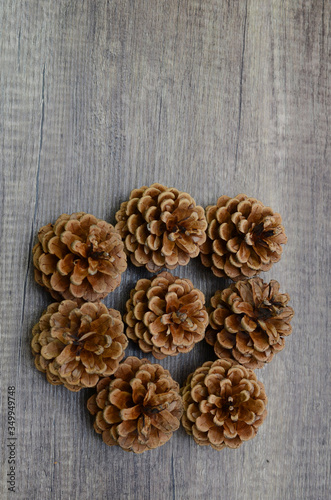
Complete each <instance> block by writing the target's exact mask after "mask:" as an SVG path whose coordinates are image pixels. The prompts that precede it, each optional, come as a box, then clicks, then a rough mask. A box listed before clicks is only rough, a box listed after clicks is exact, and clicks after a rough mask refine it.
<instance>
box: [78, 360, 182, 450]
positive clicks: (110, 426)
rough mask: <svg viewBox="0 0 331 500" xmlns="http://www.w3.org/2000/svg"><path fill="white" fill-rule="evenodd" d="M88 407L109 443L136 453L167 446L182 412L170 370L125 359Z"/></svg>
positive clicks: (175, 383)
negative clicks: (165, 444)
mask: <svg viewBox="0 0 331 500" xmlns="http://www.w3.org/2000/svg"><path fill="white" fill-rule="evenodd" d="M87 407H88V409H89V411H90V413H92V415H95V422H94V429H95V430H96V432H98V433H99V434H101V433H102V439H103V441H104V442H105V443H106V444H108V445H109V446H112V445H119V446H120V447H121V448H123V449H124V450H126V451H133V452H134V453H142V452H144V451H146V450H150V449H153V448H157V447H158V446H162V445H163V444H164V443H166V442H167V441H168V440H169V439H170V438H171V436H172V434H173V432H174V431H176V430H177V429H178V427H179V425H180V418H181V416H182V413H183V404H182V400H181V397H180V395H179V385H178V384H177V382H175V381H174V380H173V379H172V378H171V375H170V373H169V372H168V370H165V369H164V368H162V366H160V365H158V364H153V363H150V362H149V361H148V360H147V359H138V358H136V357H128V358H126V360H125V361H123V363H121V365H120V366H119V368H118V369H117V370H116V372H115V374H114V375H113V376H112V377H108V378H104V379H102V380H100V382H99V384H98V385H97V394H95V395H93V396H91V397H90V398H89V400H88V403H87Z"/></svg>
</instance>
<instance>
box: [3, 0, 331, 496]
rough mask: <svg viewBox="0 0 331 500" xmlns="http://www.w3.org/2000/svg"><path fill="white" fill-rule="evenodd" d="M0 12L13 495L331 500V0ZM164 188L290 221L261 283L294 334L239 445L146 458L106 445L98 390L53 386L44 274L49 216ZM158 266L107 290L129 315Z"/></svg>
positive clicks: (101, 210) (165, 0)
mask: <svg viewBox="0 0 331 500" xmlns="http://www.w3.org/2000/svg"><path fill="white" fill-rule="evenodd" d="M0 13H1V30H0V34H1V38H0V44H1V45H0V54H1V71H0V85H1V98H0V106H1V108H0V113H1V153H2V158H1V160H2V161H1V167H2V172H1V220H0V228H1V229H0V230H1V261H0V265H1V272H0V280H1V284H0V290H1V292H0V293H1V330H2V332H1V353H2V354H1V357H0V364H1V385H2V396H1V405H2V413H1V454H2V462H1V465H2V473H1V474H2V475H1V493H0V496H1V499H11V498H19V499H27V500H30V499H34V500H48V499H51V500H69V499H80V500H90V499H93V500H104V499H108V498H109V499H115V500H122V499H123V500H124V499H129V500H148V499H151V500H168V499H176V500H179V499H181V500H196V499H205V498H208V499H211V500H220V499H223V498H224V499H228V500H236V499H240V500H262V499H263V500H287V499H288V500H294V499H298V500H302V499H310V500H326V499H329V498H330V495H331V493H330V489H329V488H330V485H329V483H328V481H329V479H330V477H329V473H330V433H329V430H330V429H329V410H330V375H329V361H330V359H329V350H330V349H329V342H328V339H329V336H330V332H329V330H328V328H330V325H328V315H329V309H328V307H329V306H328V303H329V294H330V230H331V228H330V215H329V210H328V202H329V201H330V198H329V196H330V189H331V182H330V167H329V164H330V154H331V148H330V140H329V139H330V138H329V133H330V127H329V116H330V112H331V109H330V50H331V38H330V35H331V33H330V21H331V6H330V3H329V2H328V1H324V0H314V1H313V0H247V1H244V0H243V1H232V2H231V1H226V0H209V1H202V0H154V1H150V0H140V1H136V2H134V1H130V0H85V1H81V0H56V1H54V0H52V1H51V0H25V1H24V0H21V1H20V0H3V2H1V5H0ZM155 181H157V182H161V183H163V184H165V185H167V186H175V187H177V188H179V189H181V190H183V191H187V192H189V193H190V194H191V195H192V196H193V197H194V198H195V199H196V201H197V202H198V203H199V204H201V205H203V206H206V205H208V204H211V203H215V202H216V200H217V198H218V196H220V195H221V194H228V195H230V196H232V195H236V194H238V193H240V192H245V193H247V194H249V195H250V196H254V197H256V198H258V199H260V200H262V201H263V202H264V203H265V204H266V205H269V206H271V207H272V208H273V209H274V210H275V211H279V212H280V213H281V214H282V217H283V221H284V226H285V228H286V233H287V235H288V244H287V246H286V247H285V250H284V253H283V257H282V259H281V261H280V262H279V263H277V264H275V265H274V267H273V268H272V270H271V271H269V272H268V273H266V274H264V275H263V277H264V279H265V280H269V279H271V278H274V279H277V280H278V281H279V282H280V284H281V290H282V291H284V292H285V291H286V292H288V293H289V294H290V295H291V305H292V306H293V308H294V309H295V312H296V315H295V318H294V320H293V325H294V331H293V334H292V335H291V337H289V338H288V339H287V341H286V347H285V349H284V350H283V351H282V352H281V353H280V354H279V355H277V356H276V357H275V358H274V359H273V361H272V362H271V363H270V364H269V365H267V366H266V367H265V368H264V369H262V370H259V371H258V373H257V375H258V377H259V378H260V379H261V380H262V381H263V382H264V384H265V386H266V391H267V394H268V397H269V403H268V410H269V411H268V417H267V419H266V421H265V423H264V424H263V426H262V427H261V428H260V430H259V432H258V435H257V437H256V438H255V439H253V440H252V441H250V442H247V443H244V444H243V445H242V446H241V447H240V448H239V449H238V450H230V449H225V450H223V451H221V452H217V451H216V450H213V449H211V448H210V447H199V446H197V445H196V444H195V442H194V441H193V439H192V438H191V437H189V436H188V435H186V433H185V432H184V430H183V429H180V430H179V431H178V432H176V433H175V434H174V436H173V438H172V439H171V440H170V441H169V442H168V443H167V444H165V445H164V446H163V447H161V448H158V449H156V450H154V451H150V452H146V453H144V454H142V455H134V454H132V453H127V452H124V451H122V450H121V449H120V448H117V447H111V448H110V447H107V446H106V445H105V444H104V443H103V442H102V440H101V438H100V436H98V435H97V434H96V433H95V432H94V430H93V428H92V419H91V417H90V415H89V414H88V412H87V410H86V401H87V399H88V397H89V395H90V394H91V392H92V391H81V392H80V393H70V392H69V391H67V390H66V389H65V388H63V387H54V386H51V385H50V384H48V383H47V382H46V379H45V377H44V376H43V374H41V373H40V372H38V371H37V370H36V369H35V368H34V365H33V358H32V354H31V351H30V337H31V329H32V326H33V325H34V324H35V323H36V321H37V320H38V318H39V316H40V314H41V312H42V311H43V310H44V308H45V307H46V305H47V304H49V303H50V302H51V298H50V296H49V295H48V294H47V293H46V292H45V291H44V290H42V289H41V288H40V287H39V286H37V285H36V283H35V282H34V278H33V265H32V261H31V250H32V246H33V244H34V242H35V240H36V235H37V232H38V229H39V228H40V227H41V226H42V225H45V224H47V223H48V222H54V221H55V219H56V218H57V217H58V216H59V215H60V214H61V213H63V212H67V213H72V212H75V211H86V212H90V213H93V214H95V215H96V216H98V217H100V218H105V219H106V220H108V221H110V222H114V214H115V212H116V210H117V209H118V208H119V205H120V203H121V202H122V201H124V200H126V199H127V198H128V196H129V193H130V191H131V190H132V189H133V188H135V187H141V186H143V185H149V184H151V183H152V182H155ZM147 274H148V273H147V271H145V270H142V269H136V268H134V267H133V266H132V265H130V266H129V268H128V270H127V272H126V273H125V274H124V275H123V281H122V284H121V286H120V287H119V288H118V289H117V290H116V291H115V292H114V293H112V294H111V295H110V296H109V297H107V298H106V299H105V303H106V304H107V305H108V306H109V307H110V306H111V307H114V308H117V309H119V310H121V311H122V312H123V310H124V304H125V301H126V299H127V296H128V293H129V290H130V289H131V287H132V286H133V284H134V283H135V281H136V280H137V279H138V278H140V277H144V276H146V275H147ZM176 274H177V275H179V276H182V277H184V276H185V277H188V278H190V279H192V280H193V282H194V284H195V285H196V286H197V287H199V288H201V289H202V291H203V292H204V293H205V294H206V297H207V299H209V298H210V296H211V295H212V294H213V293H214V292H215V291H216V290H217V289H219V288H221V287H224V282H223V281H222V280H218V279H216V278H215V277H213V275H212V274H211V272H209V271H207V270H206V269H205V268H203V267H202V265H201V264H200V263H199V262H198V259H195V260H194V261H192V262H191V263H190V264H189V265H188V266H187V267H184V268H179V269H177V270H176ZM202 344H203V345H202ZM127 354H135V355H137V356H140V357H142V356H143V355H142V353H141V352H140V351H139V350H138V349H137V347H135V346H134V345H130V346H129V348H128V349H127ZM148 358H149V359H150V360H151V361H153V360H154V358H152V356H150V355H149V356H148ZM208 359H214V358H213V353H212V350H211V348H209V346H207V345H205V344H204V343H201V345H198V346H197V347H196V348H195V349H194V350H193V351H192V352H191V353H189V354H187V355H180V356H178V357H177V358H172V359H165V360H163V361H162V362H161V364H162V365H163V366H164V367H166V368H167V369H169V370H170V371H171V373H172V375H173V377H174V378H175V379H176V380H177V381H178V382H180V383H182V382H183V381H184V379H185V377H186V376H187V375H188V373H190V372H191V371H192V370H194V369H195V368H196V367H197V366H199V365H200V364H202V363H203V362H204V361H205V360H208ZM12 386H13V387H15V403H16V410H15V411H16V420H15V426H14V427H15V438H16V439H15V440H14V441H13V440H10V439H9V438H10V436H9V433H8V404H7V403H8V401H7V390H8V387H12ZM10 458H12V459H13V460H14V465H12V467H14V468H13V469H11V468H10V467H11V465H10V463H9V462H8V461H9V460H10ZM10 473H11V474H12V478H10V476H9V477H8V474H10ZM10 479H12V480H13V482H14V485H15V490H16V492H15V493H13V492H11V491H9V490H8V488H9V487H10V483H8V482H7V481H8V480H10Z"/></svg>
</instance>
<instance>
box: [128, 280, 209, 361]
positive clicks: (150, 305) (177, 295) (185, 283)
mask: <svg viewBox="0 0 331 500" xmlns="http://www.w3.org/2000/svg"><path fill="white" fill-rule="evenodd" d="M204 303H205V297H204V294H203V293H202V292H201V291H200V290H198V289H197V288H194V286H193V283H192V282H191V281H190V280H189V279H184V278H178V277H176V276H172V274H170V273H169V272H166V271H164V272H162V273H160V274H159V275H157V276H154V277H153V278H152V279H150V280H149V279H141V280H139V281H138V282H137V284H136V286H135V288H134V289H133V290H131V294H130V299H129V300H128V301H127V303H126V310H127V314H125V315H124V321H125V323H126V324H127V325H128V328H127V331H126V334H127V336H128V337H129V338H130V339H132V340H133V341H135V342H138V343H139V347H140V348H141V350H142V351H144V352H152V354H153V356H154V357H155V358H157V359H163V358H165V357H166V356H176V355H177V354H179V353H181V352H189V351H191V350H192V349H193V347H194V346H195V344H196V343H197V342H200V340H202V339H203V338H204V336H205V329H206V327H207V325H208V313H207V311H206V308H205V307H204Z"/></svg>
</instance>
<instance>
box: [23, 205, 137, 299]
mask: <svg viewBox="0 0 331 500" xmlns="http://www.w3.org/2000/svg"><path fill="white" fill-rule="evenodd" d="M38 239H39V242H38V243H37V244H36V245H35V246H34V248H33V263H34V265H35V279H36V281H37V283H39V284H40V285H41V286H44V287H45V288H47V290H48V291H49V292H50V293H51V295H52V297H53V298H54V299H56V300H61V298H65V299H74V298H82V299H84V300H87V301H92V302H93V301H95V300H99V299H103V298H104V297H106V295H108V293H109V292H112V291H113V290H114V289H115V288H116V287H118V285H119V284H120V282H121V273H123V272H124V271H125V269H126V266H127V264H126V255H125V252H124V245H123V242H122V241H121V237H120V236H119V234H118V233H117V231H116V230H115V228H114V227H113V226H112V225H111V224H108V222H105V221H103V220H101V219H97V218H96V217H94V215H90V214H85V213H84V212H80V213H74V214H72V215H67V214H63V215H61V216H60V217H59V218H58V219H57V221H56V222H55V224H47V226H44V227H42V228H41V229H40V231H39V233H38Z"/></svg>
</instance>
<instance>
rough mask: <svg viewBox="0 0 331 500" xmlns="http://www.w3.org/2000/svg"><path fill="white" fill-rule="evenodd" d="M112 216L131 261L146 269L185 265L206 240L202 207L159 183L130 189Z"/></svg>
mask: <svg viewBox="0 0 331 500" xmlns="http://www.w3.org/2000/svg"><path fill="white" fill-rule="evenodd" d="M116 220H117V221H118V222H117V224H116V226H115V227H116V229H117V230H118V231H119V233H120V234H121V236H122V239H123V240H124V243H125V248H126V251H127V253H128V254H129V255H130V258H131V261H132V263H133V264H134V265H135V266H146V268H147V269H148V271H150V272H155V271H159V270H160V269H161V268H162V267H166V268H168V269H175V267H177V266H178V265H181V266H185V265H186V264H187V263H188V262H189V260H190V258H192V257H197V256H198V254H199V252H200V246H201V245H202V244H203V243H204V242H205V241H206V232H205V231H206V228H207V222H206V218H205V212H204V209H203V208H202V207H200V206H197V205H196V204H195V201H194V199H193V198H192V197H191V196H190V195H189V194H187V193H183V192H180V191H178V190H177V189H175V188H167V187H165V186H162V185H161V184H152V185H151V186H150V187H147V186H143V187H142V188H140V189H134V190H133V191H132V192H131V194H130V199H129V201H125V202H124V203H122V204H121V208H120V210H119V211H118V212H117V213H116Z"/></svg>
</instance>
